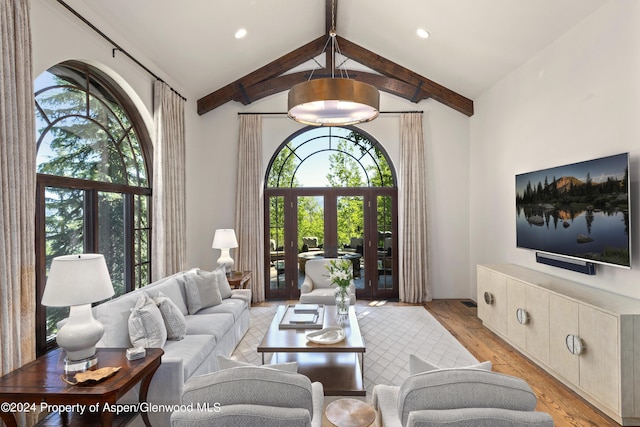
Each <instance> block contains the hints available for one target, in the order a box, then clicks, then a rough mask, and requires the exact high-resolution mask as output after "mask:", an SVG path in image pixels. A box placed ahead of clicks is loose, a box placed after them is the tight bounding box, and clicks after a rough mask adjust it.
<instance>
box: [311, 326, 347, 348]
mask: <svg viewBox="0 0 640 427" xmlns="http://www.w3.org/2000/svg"><path fill="white" fill-rule="evenodd" d="M346 336H347V335H346V334H345V332H344V329H342V328H341V327H340V326H329V327H328V328H324V329H320V330H319V331H314V332H309V333H308V334H307V340H308V341H311V342H314V343H316V344H336V343H339V342H340V341H342V340H344V339H345V338H346Z"/></svg>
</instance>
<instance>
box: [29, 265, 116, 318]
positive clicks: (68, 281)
mask: <svg viewBox="0 0 640 427" xmlns="http://www.w3.org/2000/svg"><path fill="white" fill-rule="evenodd" d="M113 294H114V291H113V285H112V284H111V278H110V277H109V270H108V269H107V263H106V262H105V260H104V255H101V254H80V255H65V256H59V257H56V258H54V259H53V261H52V262H51V268H50V269H49V276H48V277H47V285H46V286H45V288H44V293H43V294H42V305H45V306H49V307H67V306H72V305H82V304H91V303H92V302H98V301H102V300H104V299H107V298H110V297H111V296H113Z"/></svg>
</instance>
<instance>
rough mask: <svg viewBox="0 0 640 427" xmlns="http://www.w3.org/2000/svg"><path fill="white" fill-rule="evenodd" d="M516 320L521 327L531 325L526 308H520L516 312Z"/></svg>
mask: <svg viewBox="0 0 640 427" xmlns="http://www.w3.org/2000/svg"><path fill="white" fill-rule="evenodd" d="M516 320H517V321H518V323H520V324H521V325H526V324H527V323H529V312H528V311H527V310H525V309H524V308H519V309H517V310H516Z"/></svg>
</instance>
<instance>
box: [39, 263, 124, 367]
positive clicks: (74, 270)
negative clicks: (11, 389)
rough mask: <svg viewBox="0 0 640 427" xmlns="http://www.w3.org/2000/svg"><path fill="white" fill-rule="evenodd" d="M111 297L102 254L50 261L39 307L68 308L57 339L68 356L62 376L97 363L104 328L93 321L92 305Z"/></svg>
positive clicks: (111, 289) (111, 287)
mask: <svg viewBox="0 0 640 427" xmlns="http://www.w3.org/2000/svg"><path fill="white" fill-rule="evenodd" d="M113 294H114V291H113V285H112V284H111V278H110V277H109V270H108V269H107V263H106V262H105V260H104V256H103V255H101V254H80V255H65V256H59V257H56V258H54V259H53V261H52V262H51V268H50V269H49V276H48V277H47V284H46V286H45V288H44V293H43V294H42V305H44V306H49V307H66V306H69V317H68V319H67V321H66V322H65V323H64V324H63V325H62V327H61V328H60V329H59V330H58V335H57V337H56V341H57V343H58V346H59V347H60V348H62V349H63V350H64V351H65V352H66V355H67V356H66V358H65V360H64V369H65V373H71V372H81V371H86V370H88V369H90V368H91V367H93V366H95V365H96V364H97V363H98V357H97V355H96V344H97V343H98V341H100V338H102V335H103V334H104V326H102V323H100V322H98V321H97V320H96V319H94V317H93V312H92V310H91V303H93V302H98V301H102V300H104V299H107V298H109V297H111V296H113Z"/></svg>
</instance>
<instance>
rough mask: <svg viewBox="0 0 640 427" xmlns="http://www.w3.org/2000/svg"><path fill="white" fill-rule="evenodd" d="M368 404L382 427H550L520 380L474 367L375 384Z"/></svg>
mask: <svg viewBox="0 0 640 427" xmlns="http://www.w3.org/2000/svg"><path fill="white" fill-rule="evenodd" d="M373 405H374V407H375V408H376V410H377V411H378V420H377V422H378V423H379V425H383V426H385V427H402V426H408V427H436V426H437V427H442V426H448V427H453V426H455V427H471V426H473V427H478V426H487V427H496V426H505V427H506V426H523V427H524V426H527V427H552V426H553V419H552V418H551V416H550V415H549V414H547V413H545V412H536V411H535V410H534V409H535V407H536V396H535V394H534V393H533V391H532V390H531V387H529V385H528V384H527V383H526V382H525V381H524V380H522V379H520V378H516V377H512V376H509V375H504V374H500V373H497V372H492V371H487V370H483V369H476V368H451V369H437V370H433V371H429V372H423V373H420V374H416V375H411V376H410V377H409V378H407V379H406V380H405V381H404V383H403V384H402V385H401V386H399V387H397V386H387V385H376V386H375V387H374V388H373Z"/></svg>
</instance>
